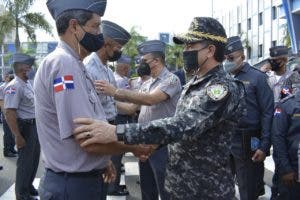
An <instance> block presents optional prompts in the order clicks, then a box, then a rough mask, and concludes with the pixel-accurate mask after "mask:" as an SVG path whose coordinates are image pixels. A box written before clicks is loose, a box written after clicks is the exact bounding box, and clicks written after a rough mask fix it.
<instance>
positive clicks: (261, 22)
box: [258, 12, 263, 26]
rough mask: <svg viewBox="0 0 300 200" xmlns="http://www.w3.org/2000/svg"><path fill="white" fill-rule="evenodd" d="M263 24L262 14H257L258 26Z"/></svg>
mask: <svg viewBox="0 0 300 200" xmlns="http://www.w3.org/2000/svg"><path fill="white" fill-rule="evenodd" d="M262 24H263V13H262V12H261V13H259V15H258V25H259V26H260V25H262Z"/></svg>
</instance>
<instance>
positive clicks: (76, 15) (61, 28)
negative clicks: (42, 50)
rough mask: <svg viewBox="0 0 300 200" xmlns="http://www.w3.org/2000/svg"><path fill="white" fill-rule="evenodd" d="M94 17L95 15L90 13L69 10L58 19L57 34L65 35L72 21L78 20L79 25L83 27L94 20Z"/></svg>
mask: <svg viewBox="0 0 300 200" xmlns="http://www.w3.org/2000/svg"><path fill="white" fill-rule="evenodd" d="M92 17H93V13H92V12H90V11H86V10H78V9H72V10H67V11H65V12H63V13H61V14H60V15H59V16H58V18H57V19H56V29H57V33H58V35H63V34H65V32H66V30H67V29H68V27H69V21H70V20H71V19H77V21H78V23H79V24H80V25H82V26H83V25H85V24H86V22H87V21H89V20H90V19H92Z"/></svg>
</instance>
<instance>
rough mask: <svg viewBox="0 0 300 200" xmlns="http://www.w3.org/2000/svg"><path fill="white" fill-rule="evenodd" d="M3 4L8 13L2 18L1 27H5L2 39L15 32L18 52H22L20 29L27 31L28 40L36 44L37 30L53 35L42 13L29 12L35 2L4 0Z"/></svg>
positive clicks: (0, 34) (0, 20)
mask: <svg viewBox="0 0 300 200" xmlns="http://www.w3.org/2000/svg"><path fill="white" fill-rule="evenodd" d="M3 2H4V3H5V8H6V11H4V13H3V14H2V15H1V16H0V26H1V25H5V26H3V28H1V29H0V31H1V32H0V39H1V38H2V41H3V38H4V36H5V34H6V33H8V32H11V31H13V30H14V31H15V46H16V50H17V52H19V51H20V37H19V29H20V28H23V29H24V30H25V32H26V33H27V35H28V38H29V39H30V40H31V41H33V42H36V35H35V31H36V30H37V29H42V30H44V31H46V32H47V33H49V34H52V33H51V30H52V27H51V25H50V24H49V23H48V22H47V21H46V19H45V18H44V15H43V14H42V13H40V12H28V10H29V8H30V7H31V6H32V4H33V3H34V0H3Z"/></svg>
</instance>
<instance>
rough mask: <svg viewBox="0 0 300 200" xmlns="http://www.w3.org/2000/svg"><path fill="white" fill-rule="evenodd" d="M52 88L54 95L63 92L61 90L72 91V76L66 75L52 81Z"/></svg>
mask: <svg viewBox="0 0 300 200" xmlns="http://www.w3.org/2000/svg"><path fill="white" fill-rule="evenodd" d="M53 87H54V91H55V93H57V92H60V91H63V90H72V89H74V88H75V87H74V80H73V76H72V75H66V76H62V77H59V78H56V79H54V81H53Z"/></svg>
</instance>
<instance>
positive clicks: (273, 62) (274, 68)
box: [268, 59, 281, 71]
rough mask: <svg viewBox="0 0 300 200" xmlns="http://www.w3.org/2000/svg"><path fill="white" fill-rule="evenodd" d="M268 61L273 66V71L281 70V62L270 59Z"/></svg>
mask: <svg viewBox="0 0 300 200" xmlns="http://www.w3.org/2000/svg"><path fill="white" fill-rule="evenodd" d="M268 61H269V63H270V64H271V68H272V70H273V71H277V70H279V68H280V65H281V62H278V61H276V60H273V59H269V60H268Z"/></svg>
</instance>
